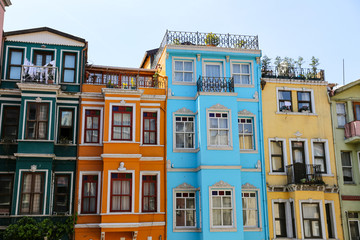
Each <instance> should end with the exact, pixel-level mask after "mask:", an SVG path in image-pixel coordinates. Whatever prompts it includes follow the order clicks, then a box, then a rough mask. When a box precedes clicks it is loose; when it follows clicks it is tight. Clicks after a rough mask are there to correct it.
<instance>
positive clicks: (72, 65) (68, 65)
mask: <svg viewBox="0 0 360 240" xmlns="http://www.w3.org/2000/svg"><path fill="white" fill-rule="evenodd" d="M75 74H76V53H64V56H63V71H62V78H63V82H64V83H74V82H75Z"/></svg>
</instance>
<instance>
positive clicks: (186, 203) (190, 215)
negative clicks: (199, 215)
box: [175, 192, 196, 228]
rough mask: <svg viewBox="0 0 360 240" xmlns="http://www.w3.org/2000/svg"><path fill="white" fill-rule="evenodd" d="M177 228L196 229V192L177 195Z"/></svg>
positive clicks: (178, 193)
mask: <svg viewBox="0 0 360 240" xmlns="http://www.w3.org/2000/svg"><path fill="white" fill-rule="evenodd" d="M175 204H176V207H175V211H176V220H175V222H176V223H175V224H176V227H180V228H181V227H183V228H186V227H195V222H196V206H195V192H176V193H175Z"/></svg>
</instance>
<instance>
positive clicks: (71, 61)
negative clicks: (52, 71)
mask: <svg viewBox="0 0 360 240" xmlns="http://www.w3.org/2000/svg"><path fill="white" fill-rule="evenodd" d="M64 65H65V66H64V67H66V68H75V55H65V64H64Z"/></svg>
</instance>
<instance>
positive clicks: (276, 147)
mask: <svg viewBox="0 0 360 240" xmlns="http://www.w3.org/2000/svg"><path fill="white" fill-rule="evenodd" d="M270 151H271V168H272V172H285V167H284V153H283V142H282V141H270Z"/></svg>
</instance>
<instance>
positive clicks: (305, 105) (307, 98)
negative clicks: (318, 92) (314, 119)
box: [297, 92, 312, 112]
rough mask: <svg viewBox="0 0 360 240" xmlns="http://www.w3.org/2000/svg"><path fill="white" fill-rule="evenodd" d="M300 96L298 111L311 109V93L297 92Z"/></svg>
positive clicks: (309, 110)
mask: <svg viewBox="0 0 360 240" xmlns="http://www.w3.org/2000/svg"><path fill="white" fill-rule="evenodd" d="M297 97H298V111H299V112H303V111H308V112H312V110H311V93H310V92H297Z"/></svg>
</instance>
